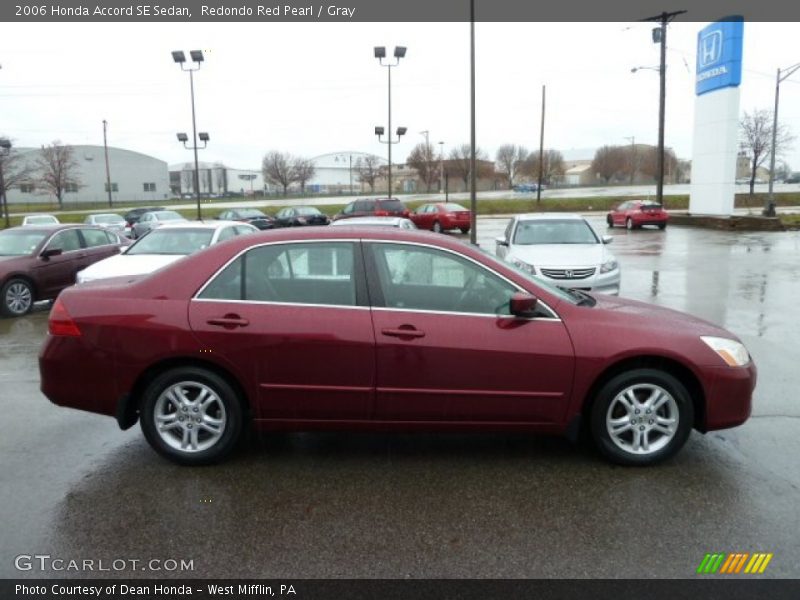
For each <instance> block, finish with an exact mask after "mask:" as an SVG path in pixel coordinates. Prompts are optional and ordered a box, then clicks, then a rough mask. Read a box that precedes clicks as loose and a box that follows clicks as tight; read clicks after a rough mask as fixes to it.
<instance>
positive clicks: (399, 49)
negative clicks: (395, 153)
mask: <svg viewBox="0 0 800 600" xmlns="http://www.w3.org/2000/svg"><path fill="white" fill-rule="evenodd" d="M374 51H375V58H377V59H378V63H379V64H380V65H381V66H382V67H386V69H387V71H388V72H389V124H388V127H387V128H386V130H387V131H388V132H389V140H390V141H388V142H383V143H384V144H388V145H389V172H388V178H387V189H388V195H389V198H391V197H392V145H393V144H396V143H398V142H399V141H400V135H402V134H400V133H399V131H400V129H402V130H403V133H405V132H406V128H405V127H398V128H397V131H398V138H397V142H392V141H391V135H392V133H391V132H392V67H396V66H397V65H399V64H400V59H401V58H403V57H404V56H405V55H406V47H405V46H395V48H394V63H385V64H384V62H383V61H384V59H385V58H386V47H385V46H375V50H374ZM381 130H383V128H382V127H381ZM375 135H378V128H377V127H376V128H375ZM378 138H379V140H380V135H378Z"/></svg>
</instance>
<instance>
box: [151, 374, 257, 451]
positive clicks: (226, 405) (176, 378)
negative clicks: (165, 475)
mask: <svg viewBox="0 0 800 600" xmlns="http://www.w3.org/2000/svg"><path fill="white" fill-rule="evenodd" d="M140 421H141V426H142V432H143V433H144V436H145V438H147V441H148V442H149V443H150V445H151V446H152V447H153V449H155V450H156V452H158V453H159V454H161V455H162V456H164V457H166V458H168V459H170V460H172V461H174V462H176V463H178V464H182V465H203V464H210V463H214V462H218V461H220V460H222V459H223V458H224V457H225V456H226V455H228V454H229V453H230V452H231V450H233V448H234V447H235V446H236V443H237V441H238V440H239V437H240V436H241V433H242V425H243V412H242V405H241V402H240V401H239V397H238V395H237V393H236V392H235V391H234V390H233V388H232V387H231V386H230V385H229V384H228V382H227V381H225V380H224V379H223V378H222V377H220V376H219V375H217V374H216V373H213V372H211V371H209V370H207V369H204V368H200V367H179V368H175V369H171V370H169V371H166V372H165V373H162V374H161V375H159V376H158V377H156V378H155V379H154V380H153V381H152V382H151V383H150V385H149V386H147V389H146V390H145V393H144V395H143V397H142V404H141V415H140Z"/></svg>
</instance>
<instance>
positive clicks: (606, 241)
mask: <svg viewBox="0 0 800 600" xmlns="http://www.w3.org/2000/svg"><path fill="white" fill-rule="evenodd" d="M602 240H603V243H604V244H610V243H611V242H613V241H614V238H613V237H611V236H610V235H604V236H603V237H602Z"/></svg>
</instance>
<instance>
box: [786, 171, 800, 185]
mask: <svg viewBox="0 0 800 600" xmlns="http://www.w3.org/2000/svg"><path fill="white" fill-rule="evenodd" d="M783 183H800V173H792V174H791V175H789V177H787V178H786V179H784V180H783Z"/></svg>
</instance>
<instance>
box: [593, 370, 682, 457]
mask: <svg viewBox="0 0 800 600" xmlns="http://www.w3.org/2000/svg"><path fill="white" fill-rule="evenodd" d="M693 422H694V406H693V405H692V399H691V397H690V396H689V392H688V391H687V390H686V388H685V387H684V385H683V384H682V383H681V382H680V381H678V379H676V378H675V377H673V376H672V375H670V374H669V373H666V372H664V371H661V370H658V369H633V370H631V371H626V372H624V373H621V374H620V375H617V376H616V377H614V378H613V379H611V380H610V381H608V382H607V383H606V384H605V385H604V386H603V387H602V389H601V390H600V392H599V393H598V395H597V397H596V399H595V402H594V404H593V405H592V414H591V431H592V438H593V439H594V442H595V444H596V445H597V448H598V449H599V450H600V452H601V453H602V454H603V455H604V456H605V457H606V458H608V459H609V460H610V461H612V462H615V463H618V464H622V465H650V464H654V463H657V462H660V461H662V460H666V459H667V458H669V457H671V456H673V455H674V454H675V453H676V452H678V450H680V449H681V448H682V447H683V445H684V444H685V443H686V440H687V439H688V437H689V433H690V432H691V429H692V425H693Z"/></svg>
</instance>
